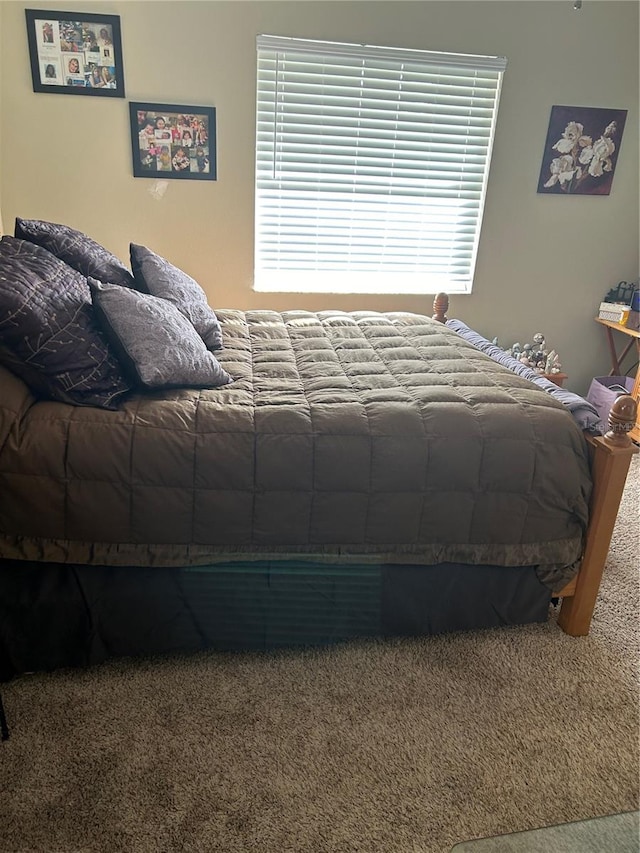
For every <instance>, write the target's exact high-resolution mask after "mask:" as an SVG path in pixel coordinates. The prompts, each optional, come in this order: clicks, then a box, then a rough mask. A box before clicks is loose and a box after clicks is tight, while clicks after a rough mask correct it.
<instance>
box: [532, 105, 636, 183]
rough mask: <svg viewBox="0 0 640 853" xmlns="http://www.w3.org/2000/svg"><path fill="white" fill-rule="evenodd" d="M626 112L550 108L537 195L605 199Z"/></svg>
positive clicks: (583, 108)
mask: <svg viewBox="0 0 640 853" xmlns="http://www.w3.org/2000/svg"><path fill="white" fill-rule="evenodd" d="M626 117H627V111H626V110H609V109H601V108H599V107H564V106H553V107H552V108H551V118H550V119H549V129H548V131H547V141H546V143H545V149H544V156H543V158H542V167H541V169H540V177H539V179H538V192H539V193H555V194H556V195H560V194H565V195H578V194H581V195H609V193H610V192H611V183H612V181H613V173H614V171H615V168H616V162H617V158H618V153H619V151H620V142H621V140H622V131H623V130H624V123H625V120H626Z"/></svg>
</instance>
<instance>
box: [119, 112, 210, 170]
mask: <svg viewBox="0 0 640 853" xmlns="http://www.w3.org/2000/svg"><path fill="white" fill-rule="evenodd" d="M129 119H130V122H131V155H132V158H133V175H134V177H136V178H162V179H167V178H169V179H173V178H176V179H178V180H183V181H185V180H186V181H215V180H216V177H217V174H216V173H217V164H216V110H215V107H201V106H187V105H185V104H147V103H140V102H137V101H136V102H133V101H130V102H129Z"/></svg>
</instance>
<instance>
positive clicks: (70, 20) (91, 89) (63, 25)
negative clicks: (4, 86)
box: [25, 9, 124, 98]
mask: <svg viewBox="0 0 640 853" xmlns="http://www.w3.org/2000/svg"><path fill="white" fill-rule="evenodd" d="M25 15H26V20H27V39H28V42H29V57H30V60H31V77H32V80H33V91H34V92H46V93H48V94H56V95H89V96H98V97H101V98H124V66H123V62H122V36H121V31H120V18H119V17H118V16H117V15H101V14H96V13H94V12H53V11H51V10H50V9H47V10H40V9H25Z"/></svg>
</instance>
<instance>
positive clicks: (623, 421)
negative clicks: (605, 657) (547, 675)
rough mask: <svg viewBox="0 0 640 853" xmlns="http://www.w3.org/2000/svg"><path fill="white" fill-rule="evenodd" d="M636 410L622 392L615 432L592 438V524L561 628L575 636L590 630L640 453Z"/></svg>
mask: <svg viewBox="0 0 640 853" xmlns="http://www.w3.org/2000/svg"><path fill="white" fill-rule="evenodd" d="M636 412H637V403H636V401H635V400H634V399H633V398H632V397H630V396H627V395H623V396H621V397H618V399H617V400H616V402H615V403H614V405H613V407H612V409H611V413H610V415H609V426H610V430H609V432H608V433H607V434H606V435H605V436H604V437H603V438H600V437H593V436H590V437H588V439H587V440H588V441H589V444H590V445H591V451H592V465H591V473H592V477H593V492H592V494H591V505H590V512H589V527H588V528H587V536H586V541H585V549H584V555H583V558H582V563H581V566H580V572H579V573H578V578H577V581H576V585H575V592H574V593H573V595H571V596H570V597H565V598H563V599H562V606H561V608H560V614H559V616H558V624H559V625H560V627H561V628H562V629H563V630H564V631H566V633H567V634H570V635H571V636H573V637H582V636H585V635H586V634H588V633H589V627H590V625H591V619H592V616H593V611H594V608H595V604H596V599H597V597H598V590H599V588H600V581H601V579H602V573H603V571H604V566H605V563H606V559H607V554H608V552H609V545H610V544H611V536H612V534H613V528H614V526H615V523H616V517H617V515H618V508H619V506H620V499H621V498H622V492H623V490H624V484H625V481H626V479H627V472H628V470H629V465H630V464H631V457H632V456H633V454H634V453H637V452H638V448H637V447H636V446H635V445H634V443H633V442H632V441H631V439H630V438H629V436H628V435H627V433H628V432H629V431H630V430H631V429H633V426H634V425H635V422H636Z"/></svg>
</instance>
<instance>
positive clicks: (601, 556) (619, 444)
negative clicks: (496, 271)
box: [433, 293, 639, 637]
mask: <svg viewBox="0 0 640 853" xmlns="http://www.w3.org/2000/svg"><path fill="white" fill-rule="evenodd" d="M448 309H449V297H448V295H447V294H446V293H439V294H438V295H437V296H436V298H435V299H434V302H433V312H434V313H433V319H434V320H437V321H438V322H439V323H445V322H446V321H447V316H446V315H447V311H448ZM637 408H638V405H637V403H636V401H635V400H634V399H633V397H631V396H629V395H627V394H623V395H621V396H620V397H618V399H617V400H616V401H615V403H614V404H613V406H612V408H611V412H610V414H609V431H608V432H607V433H606V434H605V435H604V436H602V437H600V436H594V435H591V434H590V433H586V432H585V438H586V440H587V443H588V445H589V450H590V454H591V475H592V478H593V491H592V493H591V503H590V507H589V526H588V527H587V535H586V537H585V544H584V551H583V555H582V562H581V564H580V571H579V572H578V574H577V575H576V577H575V578H573V580H571V581H570V582H569V583H568V584H567V585H566V586H565V587H563V588H562V589H561V590H559V592H557V593H556V594H555V596H554V597H556V598H561V599H562V604H561V606H560V613H559V616H558V624H559V625H560V627H561V628H562V630H563V631H565V632H566V633H567V634H570V635H571V636H572V637H583V636H586V635H587V634H588V633H589V628H590V626H591V620H592V618H593V611H594V608H595V605H596V601H597V598H598V591H599V589H600V582H601V580H602V575H603V572H604V567H605V563H606V560H607V554H608V553H609V545H610V544H611V537H612V535H613V528H614V526H615V523H616V518H617V516H618V509H619V508H620V500H621V499H622V492H623V490H624V484H625V482H626V479H627V473H628V471H629V466H630V464H631V458H632V456H633V455H634V454H635V453H637V452H638V449H639V448H638V447H637V446H636V445H635V444H634V443H633V441H632V440H631V439H630V438H629V435H628V433H629V432H630V431H631V430H632V429H633V428H634V426H635V423H636V418H637Z"/></svg>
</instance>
